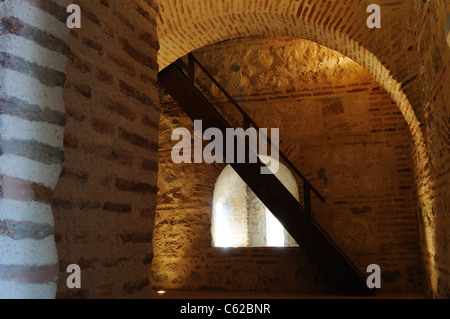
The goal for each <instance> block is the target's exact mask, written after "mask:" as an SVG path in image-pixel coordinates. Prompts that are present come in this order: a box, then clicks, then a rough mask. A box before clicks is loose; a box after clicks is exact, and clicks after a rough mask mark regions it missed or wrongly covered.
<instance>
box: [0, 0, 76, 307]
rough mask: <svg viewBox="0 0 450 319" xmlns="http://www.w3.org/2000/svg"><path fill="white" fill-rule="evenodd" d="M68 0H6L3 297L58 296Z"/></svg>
mask: <svg viewBox="0 0 450 319" xmlns="http://www.w3.org/2000/svg"><path fill="white" fill-rule="evenodd" d="M70 2H71V1H66V0H5V1H0V187H1V189H0V298H54V297H55V295H56V280H57V273H58V257H57V252H56V246H55V239H54V234H53V228H54V224H53V213H52V209H51V198H52V194H53V190H54V188H55V186H56V183H57V181H58V178H59V174H60V171H61V166H62V162H63V160H64V154H63V134H64V126H65V113H64V101H63V86H64V83H65V78H66V77H65V73H64V72H65V67H66V64H67V60H68V55H69V47H68V45H67V38H68V35H69V29H68V28H67V26H66V24H65V19H66V18H67V16H68V14H67V13H66V6H67V5H68V4H69V3H70Z"/></svg>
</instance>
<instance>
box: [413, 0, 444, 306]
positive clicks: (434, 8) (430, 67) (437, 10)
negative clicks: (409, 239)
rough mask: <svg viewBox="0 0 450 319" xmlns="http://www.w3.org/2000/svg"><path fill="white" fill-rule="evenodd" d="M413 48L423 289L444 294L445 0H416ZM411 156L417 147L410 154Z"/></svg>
mask: <svg viewBox="0 0 450 319" xmlns="http://www.w3.org/2000/svg"><path fill="white" fill-rule="evenodd" d="M414 14H415V15H416V16H417V17H418V18H417V21H416V23H417V29H418V32H417V47H416V51H417V54H418V56H419V57H420V60H421V65H420V79H421V82H422V91H423V96H424V100H423V112H424V120H423V123H422V127H423V130H424V132H425V141H426V144H427V146H428V152H429V154H428V155H429V158H430V161H429V162H428V163H427V166H428V167H429V169H430V173H429V174H428V175H427V176H421V173H422V172H421V171H420V167H419V171H417V172H416V175H417V180H418V185H419V194H420V197H419V199H420V200H419V212H420V217H421V219H420V223H421V230H422V250H423V257H424V262H425V265H426V270H427V272H426V274H427V280H426V283H427V287H428V292H429V293H430V295H432V296H433V297H435V298H449V297H450V254H449V246H448V243H449V242H450V232H449V231H448V229H449V227H450V221H449V212H450V202H449V200H450V48H449V46H448V44H447V42H446V40H445V36H444V30H445V26H446V22H447V19H448V16H449V14H450V3H449V2H448V1H431V2H430V3H428V4H427V5H425V6H423V5H420V4H419V3H416V5H415V7H414ZM414 156H415V158H416V159H420V158H421V157H423V156H424V154H423V152H416V153H415V154H414Z"/></svg>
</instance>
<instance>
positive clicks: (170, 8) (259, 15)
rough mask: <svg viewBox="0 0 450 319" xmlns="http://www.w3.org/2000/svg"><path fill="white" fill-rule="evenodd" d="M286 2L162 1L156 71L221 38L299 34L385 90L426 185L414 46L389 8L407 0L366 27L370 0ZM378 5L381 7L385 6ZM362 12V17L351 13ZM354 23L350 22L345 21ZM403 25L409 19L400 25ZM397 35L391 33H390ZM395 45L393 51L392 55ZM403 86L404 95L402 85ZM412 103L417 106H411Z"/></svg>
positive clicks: (405, 9) (406, 7)
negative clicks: (334, 53)
mask: <svg viewBox="0 0 450 319" xmlns="http://www.w3.org/2000/svg"><path fill="white" fill-rule="evenodd" d="M311 2H312V1H306V0H304V1H291V0H278V1H269V0H255V1H243V0H230V1H220V2H219V1H216V0H183V1H176V0H168V1H164V2H162V3H160V14H159V17H158V37H159V44H160V50H159V52H158V63H159V67H160V70H161V69H163V68H165V67H166V66H167V65H169V64H170V63H172V62H173V61H175V60H176V59H177V58H179V57H181V56H184V55H185V54H187V53H189V52H191V51H194V50H196V49H198V48H201V47H203V46H206V45H210V44H214V43H217V42H220V41H224V40H228V39H233V38H238V37H247V36H256V35H279V36H289V37H294V38H303V39H306V40H310V41H314V42H317V43H319V44H321V45H323V46H326V47H328V48H330V49H333V50H335V51H338V52H340V53H341V54H343V55H345V56H347V57H349V58H350V59H352V60H354V61H355V62H357V63H359V64H360V65H361V66H363V67H364V68H366V69H367V70H368V71H369V72H370V73H371V74H372V76H373V77H374V79H375V80H376V81H378V82H379V83H380V84H381V85H382V86H383V87H384V89H385V90H386V91H387V92H389V93H390V95H391V96H392V98H393V100H394V101H395V102H396V104H397V105H398V107H399V109H400V111H401V112H402V114H403V116H404V118H405V120H406V122H407V123H408V126H409V129H410V132H411V135H412V138H413V141H414V145H415V150H414V151H415V155H416V158H417V163H416V164H417V167H416V170H417V173H418V176H419V181H420V185H419V187H418V189H419V193H420V194H421V193H422V192H423V190H422V186H421V185H424V184H426V180H427V179H428V176H429V175H430V174H429V157H428V152H427V149H426V145H425V142H424V136H423V134H422V131H421V129H420V121H419V120H418V117H417V114H416V112H415V109H418V106H422V104H421V100H420V97H418V96H417V93H412V92H417V91H420V90H419V89H417V81H415V80H416V79H417V78H418V76H417V73H415V72H417V67H416V65H418V64H416V62H417V61H415V59H414V58H409V59H402V56H401V55H400V54H403V55H405V53H404V52H410V51H411V50H412V48H413V47H414V43H415V42H414V39H413V38H411V32H408V31H407V29H406V25H405V22H402V21H400V22H399V20H398V17H397V16H396V15H395V12H396V11H398V10H403V11H401V12H406V14H409V12H410V10H411V8H410V7H409V6H410V4H405V3H403V4H397V5H394V6H398V7H396V8H392V6H391V7H390V8H391V10H392V11H391V12H390V13H391V14H389V15H385V16H383V23H384V24H386V25H390V27H389V28H385V29H383V28H382V29H376V30H370V29H368V28H367V26H366V19H367V16H368V15H369V14H368V13H367V12H366V9H367V6H368V5H369V4H370V3H369V2H370V1H367V3H366V2H364V1H362V2H361V1H356V0H352V1H346V2H345V3H344V2H341V1H333V2H332V1H328V0H322V1H313V2H312V3H311ZM383 10H385V11H386V9H385V8H383ZM357 12H360V14H357ZM348 21H352V23H348ZM406 23H407V22H406ZM393 29H398V30H399V32H398V33H395V34H391V32H390V30H393ZM386 39H388V40H386ZM392 45H396V53H397V55H394V54H393V52H392ZM405 89H408V95H407V93H406V90H405ZM413 105H414V106H415V108H413Z"/></svg>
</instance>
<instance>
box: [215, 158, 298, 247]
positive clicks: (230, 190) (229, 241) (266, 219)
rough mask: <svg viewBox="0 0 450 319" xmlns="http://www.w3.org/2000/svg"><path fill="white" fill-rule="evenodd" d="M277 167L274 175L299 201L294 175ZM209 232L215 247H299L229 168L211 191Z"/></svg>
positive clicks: (281, 165) (285, 168) (282, 166)
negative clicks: (211, 202)
mask: <svg viewBox="0 0 450 319" xmlns="http://www.w3.org/2000/svg"><path fill="white" fill-rule="evenodd" d="M260 158H261V159H263V160H264V158H263V157H262V156H260ZM271 161H274V160H273V159H271ZM277 167H278V171H277V173H276V174H275V176H276V177H277V178H278V179H279V180H280V182H281V183H282V184H283V185H284V186H285V187H286V188H287V189H288V190H289V191H290V192H291V194H292V195H293V196H294V197H295V198H296V199H297V200H298V198H299V194H298V187H297V182H296V180H295V178H294V176H293V175H292V173H291V172H290V171H289V170H288V169H287V167H286V166H284V165H283V164H281V163H278V166H277ZM269 169H270V166H269ZM211 232H212V239H213V243H212V244H213V246H214V247H263V246H272V247H280V246H298V245H297V243H296V242H295V240H294V239H293V238H292V237H291V236H290V235H289V233H288V232H287V231H286V230H285V229H284V227H283V226H282V225H281V223H280V222H279V221H278V220H277V219H276V218H275V216H274V215H273V214H272V213H271V212H270V211H269V209H268V208H267V207H266V206H265V205H264V204H263V203H262V202H261V200H259V198H258V197H257V196H256V195H255V194H254V193H253V191H252V190H251V189H250V188H249V187H248V186H247V185H246V184H245V182H244V181H243V180H242V179H241V177H240V176H239V175H238V174H237V173H236V172H235V171H234V169H233V168H232V167H231V166H230V165H228V166H226V167H225V169H224V170H223V171H222V173H221V174H220V176H219V178H218V179H217V182H216V185H215V188H214V195H213V212H212V227H211Z"/></svg>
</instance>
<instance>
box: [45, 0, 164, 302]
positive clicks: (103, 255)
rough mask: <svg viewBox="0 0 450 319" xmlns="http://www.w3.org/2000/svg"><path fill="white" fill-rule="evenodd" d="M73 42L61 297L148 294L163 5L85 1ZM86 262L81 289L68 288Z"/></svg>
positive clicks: (59, 220) (60, 210) (57, 197)
mask: <svg viewBox="0 0 450 319" xmlns="http://www.w3.org/2000/svg"><path fill="white" fill-rule="evenodd" d="M74 3H77V4H79V5H80V7H81V10H82V27H81V29H73V30H72V31H71V32H70V38H69V40H68V48H69V49H70V50H68V52H66V55H67V58H68V65H67V70H66V76H67V81H66V83H65V86H64V104H65V113H66V117H67V123H66V130H65V132H64V157H65V161H64V165H63V169H62V172H61V175H60V179H59V183H58V185H57V187H56V190H55V193H54V196H53V201H52V205H53V209H54V212H55V238H56V244H57V249H58V256H59V272H60V273H59V280H58V294H57V297H58V298H127V297H131V298H147V297H151V296H152V295H153V293H152V290H151V288H150V284H149V275H150V263H151V261H152V258H153V253H152V244H151V243H152V229H153V222H154V208H155V205H156V177H157V176H156V171H157V158H158V154H157V150H158V143H157V141H158V119H159V96H158V89H157V86H156V77H157V69H158V65H157V63H156V55H157V50H158V41H157V34H156V22H155V18H156V15H157V12H158V7H157V4H156V1H141V0H131V1H122V0H96V1H91V0H80V1H74ZM69 264H78V265H80V267H81V272H82V284H81V286H82V287H81V289H72V290H71V289H68V288H67V286H66V278H67V276H68V274H67V273H66V267H67V266H68V265H69Z"/></svg>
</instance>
